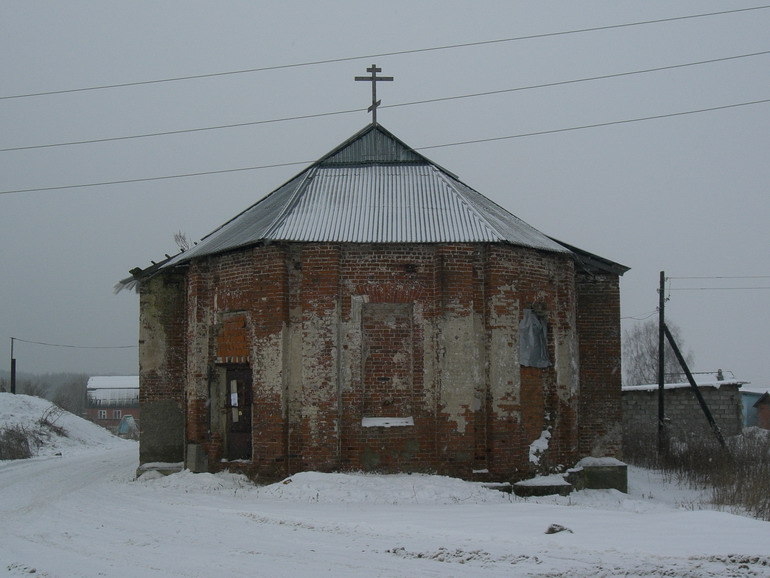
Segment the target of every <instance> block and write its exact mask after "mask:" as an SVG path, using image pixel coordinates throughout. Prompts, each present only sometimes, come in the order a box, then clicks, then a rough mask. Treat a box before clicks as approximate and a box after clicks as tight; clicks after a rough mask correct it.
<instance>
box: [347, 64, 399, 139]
mask: <svg viewBox="0 0 770 578" xmlns="http://www.w3.org/2000/svg"><path fill="white" fill-rule="evenodd" d="M366 72H371V73H372V75H371V76H356V77H355V80H363V81H365V82H371V83H372V106H370V107H369V108H368V109H367V111H368V112H371V113H372V124H377V107H378V106H380V102H382V101H379V100H377V82H379V81H381V80H393V77H392V76H377V73H378V72H382V68H377V65H376V64H372V66H371V67H370V68H367V69H366Z"/></svg>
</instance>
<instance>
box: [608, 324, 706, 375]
mask: <svg viewBox="0 0 770 578" xmlns="http://www.w3.org/2000/svg"><path fill="white" fill-rule="evenodd" d="M666 325H667V326H668V329H669V331H670V332H671V335H672V336H673V337H674V340H675V341H676V344H677V346H678V347H679V350H680V351H682V355H683V356H684V359H685V361H686V362H687V365H688V366H690V369H692V364H693V362H694V360H695V356H694V355H693V353H692V351H688V352H687V353H685V352H684V344H683V340H682V336H681V335H682V332H681V330H680V329H679V327H678V326H676V325H675V324H673V323H671V322H670V321H668V322H666ZM665 343H666V345H665V349H664V352H665V356H666V359H665V365H664V372H665V374H666V375H673V374H681V373H682V368H681V366H680V365H679V361H677V359H676V356H675V355H674V351H673V350H672V349H671V345H670V344H669V342H668V340H666V342H665ZM623 383H624V384H625V385H642V384H650V383H658V321H657V319H650V320H648V321H645V322H644V323H638V324H636V325H634V326H633V327H632V328H631V329H630V330H626V331H624V332H623Z"/></svg>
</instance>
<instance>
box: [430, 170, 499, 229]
mask: <svg viewBox="0 0 770 578" xmlns="http://www.w3.org/2000/svg"><path fill="white" fill-rule="evenodd" d="M430 168H431V169H433V170H434V171H435V172H436V173H437V174H438V176H439V177H440V178H441V180H442V181H444V183H445V184H446V185H447V187H449V189H451V190H452V192H453V193H454V195H455V197H457V198H459V200H460V202H461V203H462V205H463V206H464V207H466V208H467V209H469V210H470V212H471V213H472V214H473V215H474V216H475V217H476V219H477V220H478V221H479V222H480V224H481V225H482V226H483V227H485V228H486V229H487V230H488V231H490V232H491V233H493V234H494V235H496V236H497V238H498V239H500V240H501V241H503V240H505V235H503V234H502V233H501V232H500V231H498V230H497V227H495V226H494V225H492V223H490V222H489V221H488V220H487V219H486V217H484V215H482V214H481V213H480V212H479V211H478V209H476V207H474V206H473V204H472V203H470V202H469V201H468V199H466V198H465V195H463V193H462V191H460V190H459V189H458V188H457V187H456V186H455V184H454V183H452V182H450V180H449V178H448V175H446V174H445V173H444V171H443V169H441V168H439V167H438V166H436V165H434V164H433V163H431V165H430ZM451 178H452V180H457V181H458V182H462V181H460V179H457V178H455V177H454V175H452V177H451ZM465 186H468V185H465ZM469 188H470V187H469Z"/></svg>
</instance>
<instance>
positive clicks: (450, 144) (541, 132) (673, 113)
mask: <svg viewBox="0 0 770 578" xmlns="http://www.w3.org/2000/svg"><path fill="white" fill-rule="evenodd" d="M766 102H770V98H766V99H763V100H754V101H751V102H740V103H736V104H726V105H723V106H715V107H711V108H701V109H698V110H687V111H684V112H672V113H668V114H659V115H655V116H645V117H639V118H630V119H626V120H614V121H610V122H600V123H596V124H585V125H582V126H572V127H567V128H557V129H553V130H543V131H538V132H529V133H522V134H515V135H510V136H498V137H492V138H483V139H476V140H466V141H458V142H453V143H446V144H440V145H431V146H424V147H417V150H427V149H437V148H442V147H452V146H459V145H467V144H476V143H482V142H493V141H499V140H507V139H513V138H524V137H530V136H539V135H545V134H555V133H560V132H569V131H573V130H584V129H588V128H599V127H604V126H613V125H618V124H629V123H632V122H643V121H648V120H657V119H661V118H672V117H675V116H685V115H688V114H700V113H703V112H712V111H716V110H725V109H728V108H737V107H740V106H750V105H754V104H762V103H766Z"/></svg>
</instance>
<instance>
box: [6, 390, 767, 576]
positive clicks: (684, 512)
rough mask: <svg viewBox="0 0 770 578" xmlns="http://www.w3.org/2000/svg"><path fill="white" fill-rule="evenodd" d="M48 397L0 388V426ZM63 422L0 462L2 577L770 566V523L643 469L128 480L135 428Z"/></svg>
mask: <svg viewBox="0 0 770 578" xmlns="http://www.w3.org/2000/svg"><path fill="white" fill-rule="evenodd" d="M46 407H48V404H47V402H45V401H43V400H40V399H37V398H31V397H27V396H22V395H18V396H12V395H10V394H1V393H0V427H3V426H5V425H7V424H31V423H33V422H34V421H36V420H37V419H39V418H40V416H41V415H42V414H43V412H44V411H45V409H46ZM57 425H60V426H63V427H64V428H65V429H66V430H67V431H68V432H69V434H70V435H69V437H68V438H56V437H54V438H52V439H51V440H49V442H48V443H47V444H46V445H45V446H44V447H43V448H41V451H40V453H39V455H38V456H37V457H35V458H32V459H29V460H19V461H0V528H1V529H2V536H1V537H0V576H2V575H5V576H48V577H65V578H70V577H85V576H87V577H91V576H107V577H118V578H119V577H124V576H125V577H129V576H131V577H136V576H140V577H165V576H184V577H201V578H203V577H206V578H208V577H213V576H222V577H236V576H266V577H281V576H291V577H295V578H296V577H302V576H335V577H338V576H339V577H347V576H363V577H377V576H382V577H386V576H387V577H396V576H436V577H442V578H445V577H451V576H458V577H459V576H462V577H466V576H468V577H473V576H593V577H599V576H684V577H689V576H693V577H695V576H770V523H768V522H761V521H758V520H754V519H751V518H748V517H744V516H740V515H735V514H731V513H727V512H719V511H714V510H712V509H709V507H708V506H707V505H704V503H703V499H702V497H701V496H700V495H699V493H698V492H697V491H693V490H689V489H686V488H680V487H677V486H675V485H672V484H667V483H664V481H662V480H661V479H660V477H659V476H658V475H656V474H655V473H653V472H650V471H647V470H642V469H639V468H633V467H632V468H629V486H630V488H629V494H628V495H626V494H621V493H619V492H616V491H611V490H606V491H604V490H586V491H582V492H576V493H573V494H572V495H571V496H569V497H548V498H529V499H521V498H516V497H511V496H509V495H507V494H503V493H501V492H497V491H495V490H488V489H485V488H483V487H481V486H480V485H478V484H474V483H468V482H463V481H459V480H456V479H451V478H446V477H441V476H427V475H395V476H379V475H363V474H355V475H349V474H318V473H304V474H296V475H294V476H292V477H291V478H289V479H287V480H284V481H283V482H282V483H278V484H274V485H271V486H265V487H255V486H253V485H252V484H251V483H249V482H248V480H246V479H245V478H243V477H241V476H237V475H230V474H222V475H210V474H191V473H189V472H182V473H179V474H176V475H172V476H168V477H161V476H156V475H152V474H145V475H144V476H142V477H141V478H140V479H138V480H137V479H135V477H134V473H135V471H136V467H137V465H138V445H137V444H136V442H132V441H125V440H120V439H117V438H114V437H112V436H110V435H109V434H107V433H106V432H105V431H104V430H102V429H101V428H99V427H98V426H95V425H93V424H91V423H89V422H85V421H84V420H81V419H80V418H77V417H74V416H72V415H70V414H65V415H63V416H61V418H60V419H59V421H58V422H57ZM552 524H559V525H561V526H563V527H565V528H568V530H565V531H561V532H557V533H551V534H548V533H546V530H547V529H548V528H549V526H551V525H552Z"/></svg>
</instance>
